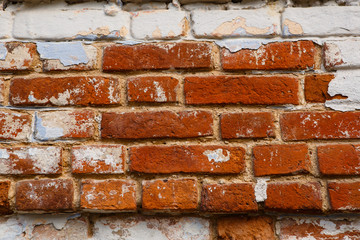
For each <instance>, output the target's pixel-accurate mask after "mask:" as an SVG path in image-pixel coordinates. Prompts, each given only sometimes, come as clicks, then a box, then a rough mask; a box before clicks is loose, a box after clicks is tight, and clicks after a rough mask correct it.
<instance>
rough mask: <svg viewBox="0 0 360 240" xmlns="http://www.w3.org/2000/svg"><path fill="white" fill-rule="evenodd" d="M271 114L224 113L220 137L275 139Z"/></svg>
mask: <svg viewBox="0 0 360 240" xmlns="http://www.w3.org/2000/svg"><path fill="white" fill-rule="evenodd" d="M273 122H274V118H273V114H272V113H269V112H255V113H254V112H247V113H224V114H222V115H221V120H220V124H221V137H222V138H224V139H230V138H267V137H275V132H274V124H273Z"/></svg>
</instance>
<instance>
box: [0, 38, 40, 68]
mask: <svg viewBox="0 0 360 240" xmlns="http://www.w3.org/2000/svg"><path fill="white" fill-rule="evenodd" d="M35 56H36V45H35V44H33V43H20V42H8V43H0V71H23V70H30V69H32V68H33V67H34V66H33V65H34V60H35Z"/></svg>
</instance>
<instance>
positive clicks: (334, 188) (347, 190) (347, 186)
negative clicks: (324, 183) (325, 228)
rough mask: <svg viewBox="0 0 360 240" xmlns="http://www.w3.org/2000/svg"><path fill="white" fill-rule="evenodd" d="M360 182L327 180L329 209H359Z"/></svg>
mask: <svg viewBox="0 0 360 240" xmlns="http://www.w3.org/2000/svg"><path fill="white" fill-rule="evenodd" d="M359 189H360V182H329V183H328V191H329V198H330V205H331V209H332V210H335V211H359V210H360V191H359Z"/></svg>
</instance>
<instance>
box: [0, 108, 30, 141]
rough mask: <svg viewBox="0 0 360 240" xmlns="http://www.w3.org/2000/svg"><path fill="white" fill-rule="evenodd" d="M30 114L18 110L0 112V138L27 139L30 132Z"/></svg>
mask: <svg viewBox="0 0 360 240" xmlns="http://www.w3.org/2000/svg"><path fill="white" fill-rule="evenodd" d="M31 118H32V117H31V115H29V114H26V113H20V112H0V139H3V140H27V139H28V138H29V136H30V133H31V122H32V120H31Z"/></svg>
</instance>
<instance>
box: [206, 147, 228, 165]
mask: <svg viewBox="0 0 360 240" xmlns="http://www.w3.org/2000/svg"><path fill="white" fill-rule="evenodd" d="M225 152H226V156H225V155H224V153H223V149H221V148H219V149H216V150H206V151H205V152H203V154H204V155H205V156H207V158H208V159H209V161H214V162H217V163H218V162H227V161H229V160H230V151H228V150H225Z"/></svg>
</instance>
